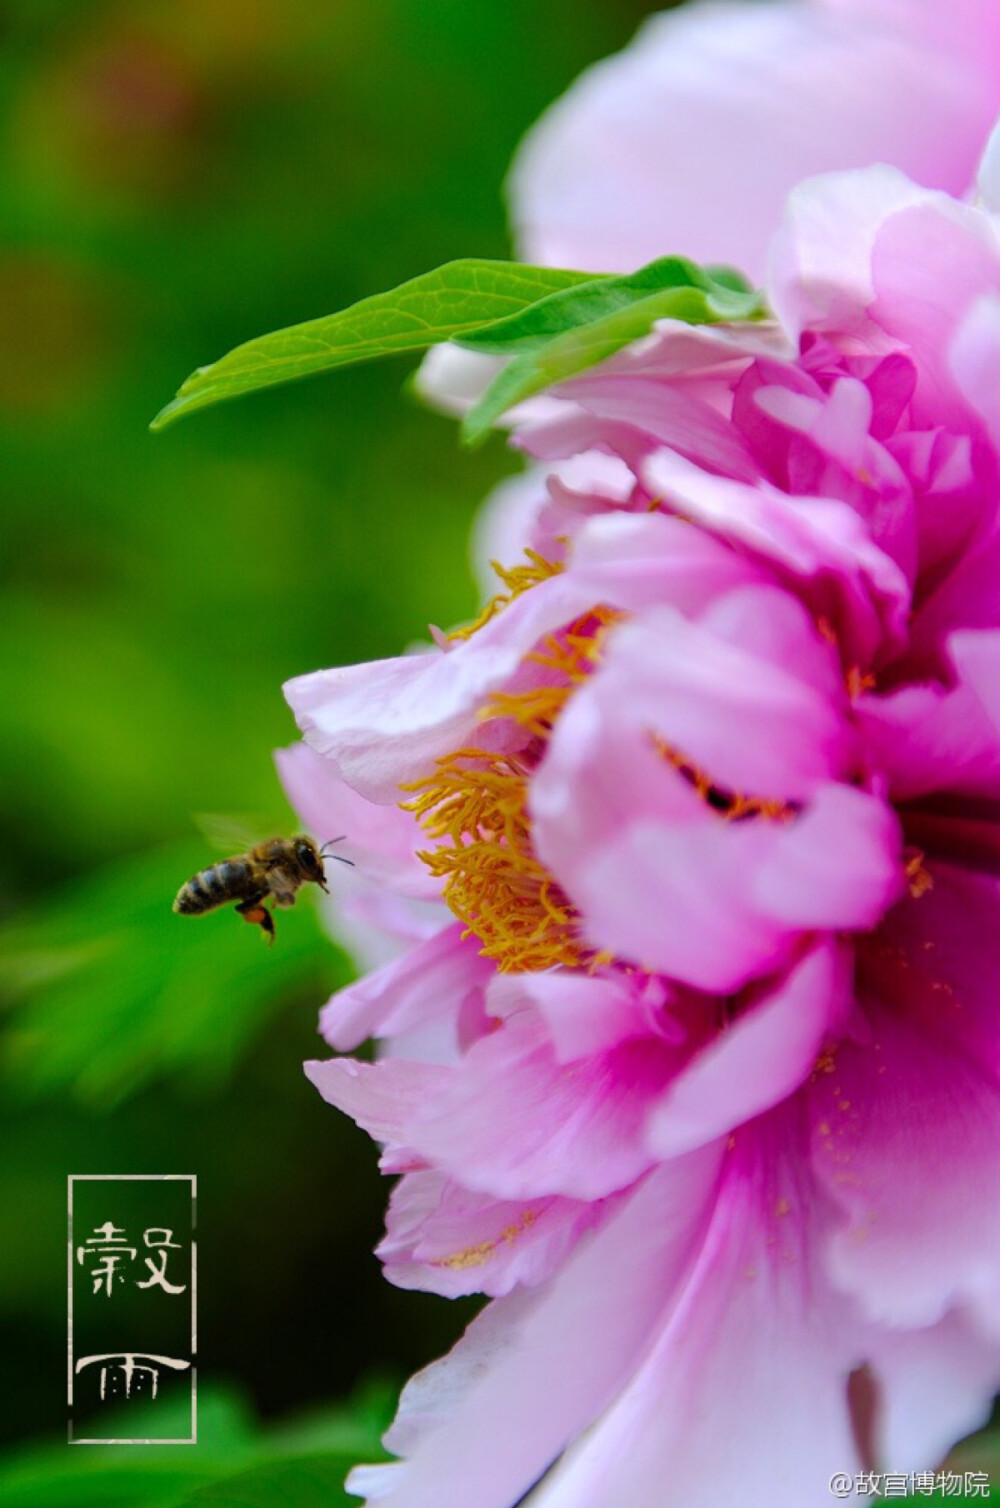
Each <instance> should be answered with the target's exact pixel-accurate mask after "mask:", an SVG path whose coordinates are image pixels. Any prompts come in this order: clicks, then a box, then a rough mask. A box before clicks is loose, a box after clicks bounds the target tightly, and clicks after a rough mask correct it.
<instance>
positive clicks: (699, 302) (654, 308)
mask: <svg viewBox="0 0 1000 1508" xmlns="http://www.w3.org/2000/svg"><path fill="white" fill-rule="evenodd" d="M547 302H548V303H549V305H550V308H549V310H548V311H542V315H541V318H540V321H539V329H538V330H537V331H532V330H531V329H530V328H529V327H530V324H531V321H532V318H533V317H535V316H536V313H537V309H538V306H536V307H535V309H534V310H530V311H528V312H527V313H526V314H523V315H521V316H520V317H519V321H520V323H518V321H509V322H508V329H509V330H511V331H512V335H513V344H514V349H515V350H516V349H521V351H522V354H520V355H517V356H515V357H514V359H513V360H512V361H511V362H510V363H509V365H507V366H505V367H504V368H503V370H502V371H501V372H499V373H498V374H497V376H496V377H495V378H494V380H493V381H492V382H491V384H490V386H489V387H488V388H487V390H486V392H485V393H484V394H483V396H482V397H481V398H480V400H479V402H478V403H477V404H476V405H475V406H474V407H473V408H472V409H471V410H470V411H469V413H468V414H467V415H466V416H465V419H464V421H463V424H462V433H463V436H464V438H465V440H466V441H467V442H469V443H470V444H474V443H476V442H477V441H479V440H481V439H483V438H484V437H485V436H486V434H487V433H488V432H489V430H490V428H491V427H492V425H493V424H494V423H495V422H496V420H497V419H499V418H500V416H501V415H502V414H504V413H506V411H507V410H508V409H509V408H512V407H513V406H514V404H516V403H520V402H522V401H523V399H525V398H530V397H531V396H532V395H533V394H534V393H538V392H541V391H542V390H543V389H544V388H548V387H552V386H554V385H555V384H556V383H559V382H565V381H566V380H567V379H568V378H570V377H573V376H575V375H576V373H577V372H581V371H584V370H586V369H587V368H588V367H592V366H596V365H597V364H598V363H599V362H601V361H606V360H607V359H608V357H609V356H613V355H614V354H615V352H616V351H620V350H621V349H622V347H623V346H626V345H628V344H629V343H630V342H631V341H633V340H638V339H639V338H640V337H641V336H643V335H647V334H648V333H649V331H650V330H651V329H652V327H653V325H654V323H655V322H656V321H657V320H658V319H678V320H683V321H684V322H685V323H687V324H691V325H705V324H716V323H718V322H720V321H723V320H750V319H760V318H762V317H763V315H764V312H765V310H764V306H763V303H762V302H761V298H760V295H759V294H756V293H744V292H739V291H735V290H734V289H733V288H731V287H728V286H726V285H724V284H722V283H718V282H715V281H714V280H713V279H712V278H711V277H710V275H709V274H708V273H707V272H706V271H705V270H704V269H702V268H700V267H698V266H697V265H696V264H695V263H693V262H688V261H687V260H686V259H684V258H683V257H662V258H661V259H660V260H659V261H656V262H651V263H649V265H648V266H646V267H643V268H640V270H639V271H638V272H635V273H631V274H629V275H628V276H627V277H622V278H609V279H607V280H606V281H605V282H604V283H603V284H594V283H590V284H587V285H586V286H585V287H582V288H579V289H575V290H572V291H570V292H569V293H568V294H566V295H563V296H562V302H561V303H560V304H559V305H558V306H557V308H556V309H555V310H554V311H553V310H552V308H551V305H552V302H553V301H552V300H548V301H547ZM546 326H547V327H548V330H547V333H545V336H544V338H542V339H540V338H539V336H541V335H542V334H543V331H544V330H545V327H546ZM502 333H503V332H502V331H501V332H499V334H501V335H502ZM489 337H490V338H492V339H493V341H494V342H496V341H497V339H498V331H497V330H496V328H495V327H494V329H492V330H491V331H490V332H489ZM463 343H464V344H469V341H468V339H465V340H464V342H463ZM519 343H520V345H519ZM494 349H499V346H498V345H494Z"/></svg>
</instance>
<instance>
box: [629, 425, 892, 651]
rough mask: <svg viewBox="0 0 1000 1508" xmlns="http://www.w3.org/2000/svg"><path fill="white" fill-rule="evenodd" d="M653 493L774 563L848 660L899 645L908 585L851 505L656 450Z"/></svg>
mask: <svg viewBox="0 0 1000 1508" xmlns="http://www.w3.org/2000/svg"><path fill="white" fill-rule="evenodd" d="M643 478H644V480H645V482H646V485H647V487H649V489H650V491H651V492H653V493H654V495H657V496H661V497H663V498H664V499H666V500H667V501H668V502H669V504H670V506H671V507H672V508H673V509H675V510H676V511H677V512H678V513H680V514H681V515H682V516H684V517H686V518H689V519H690V520H691V522H692V523H695V524H698V525H700V526H701V528H702V529H706V530H709V531H711V532H712V533H713V534H715V535H717V536H719V537H721V538H722V539H725V540H729V541H731V542H732V543H733V544H734V545H736V546H737V548H739V549H741V550H744V551H749V552H751V553H752V555H753V556H754V557H756V558H758V559H759V560H761V561H763V562H766V563H768V564H770V565H771V566H772V569H773V570H774V571H775V573H776V574H777V575H779V577H781V578H783V579H784V580H785V581H786V582H787V584H788V585H789V586H791V587H792V589H793V590H794V591H796V593H797V594H798V595H799V596H800V597H802V598H804V599H805V601H806V603H807V605H808V606H809V607H810V609H811V610H812V611H813V613H814V615H815V616H816V617H817V618H825V619H826V620H827V621H828V622H829V623H830V624H831V626H832V628H833V630H834V632H835V633H836V635H837V638H838V641H839V643H840V646H841V652H842V654H843V655H844V656H845V657H847V658H848V662H849V663H850V662H852V661H853V663H855V664H860V665H868V664H870V663H871V661H872V658H873V656H874V655H875V654H876V653H878V652H879V651H880V650H882V651H883V652H885V651H886V650H887V649H888V647H889V646H892V645H896V646H901V645H902V643H903V642H904V634H905V627H906V620H907V616H908V613H909V605H910V586H909V582H908V581H907V579H906V577H905V576H904V574H903V572H902V571H901V570H900V569H899V566H898V565H897V564H896V563H895V561H893V560H892V559H890V557H889V556H888V555H886V554H885V553H884V551H882V550H880V549H879V548H878V546H877V545H875V543H874V542H873V541H872V539H871V536H870V534H869V532H868V530H867V528H866V527H865V525H864V523H863V522H862V520H861V519H860V518H859V517H858V515H857V513H856V512H855V511H854V509H853V508H850V507H848V506H847V505H846V504H844V503H841V502H838V501H836V500H834V499H831V498H819V497H788V496H787V495H786V494H784V493H782V492H779V491H778V490H777V489H776V488H772V487H770V486H768V485H767V483H764V482H758V483H757V485H756V486H755V487H745V486H743V485H742V484H741V483H739V482H732V481H729V480H728V479H726V478H722V477H713V476H710V475H709V474H708V473H707V472H703V471H700V470H699V469H698V468H697V467H694V466H692V465H690V463H689V462H687V461H684V460H682V459H681V457H680V456H676V455H672V454H671V453H670V452H669V451H665V450H660V451H657V452H656V454H655V455H653V456H651V457H650V459H649V461H648V462H647V463H646V465H645V467H644V468H643Z"/></svg>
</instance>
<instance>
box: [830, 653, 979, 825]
mask: <svg viewBox="0 0 1000 1508" xmlns="http://www.w3.org/2000/svg"><path fill="white" fill-rule="evenodd" d="M948 649H949V655H950V659H951V662H952V666H953V668H954V670H955V673H956V679H957V685H956V686H955V688H954V689H953V690H951V691H947V690H945V689H944V688H943V687H942V686H940V685H937V684H932V685H923V686H920V685H918V686H903V687H902V688H901V689H900V690H898V691H894V692H890V693H888V694H887V695H886V696H865V697H862V698H861V700H860V701H859V703H858V707H857V714H856V715H857V718H858V721H859V722H860V724H861V727H862V729H863V731H864V736H865V745H866V750H867V757H868V761H869V768H870V769H871V770H872V771H877V772H879V773H881V774H884V775H886V776H887V777H888V780H889V788H890V791H891V792H892V795H893V798H894V799H895V800H897V801H912V800H913V799H914V798H915V797H918V796H923V795H926V794H928V793H929V792H931V791H963V792H969V793H971V794H981V795H987V796H993V797H1000V630H997V629H985V630H982V631H981V632H964V633H956V634H953V635H952V637H951V639H950V640H949V644H948Z"/></svg>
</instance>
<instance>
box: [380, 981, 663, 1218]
mask: <svg viewBox="0 0 1000 1508" xmlns="http://www.w3.org/2000/svg"><path fill="white" fill-rule="evenodd" d="M679 1056H680V1054H679V1050H678V1048H677V1046H675V1045H672V1044H670V1043H668V1042H667V1041H666V1040H663V1039H657V1038H654V1037H646V1038H636V1039H632V1040H628V1039H626V1040H625V1041H624V1042H621V1043H618V1044H615V1045H614V1046H611V1047H608V1048H605V1049H604V1051H602V1052H595V1053H593V1054H591V1055H590V1056H589V1057H587V1058H580V1059H577V1060H575V1061H574V1062H572V1063H570V1064H561V1063H560V1062H559V1061H558V1060H557V1058H556V1055H555V1053H554V1051H553V1049H552V1044H551V1042H550V1040H549V1036H548V1033H547V1031H546V1029H545V1027H544V1024H543V1023H542V1022H541V1021H540V1020H539V1019H538V1017H537V1016H535V1015H534V1014H533V1013H530V1012H528V1011H522V1012H521V1013H520V1014H518V1015H514V1016H510V1017H508V1019H507V1020H506V1021H505V1022H504V1023H503V1025H502V1026H501V1027H500V1029H499V1030H498V1031H495V1032H493V1033H491V1034H490V1035H488V1036H485V1037H483V1038H482V1039H481V1040H480V1041H478V1042H476V1043H475V1044H474V1046H473V1047H471V1048H470V1050H469V1051H468V1053H467V1054H466V1056H465V1059H464V1060H463V1062H462V1064H461V1066H460V1067H459V1069H458V1070H457V1071H456V1074H455V1077H454V1078H453V1080H452V1081H451V1084H450V1086H449V1087H448V1088H446V1089H445V1088H444V1087H443V1086H442V1089H441V1090H440V1091H439V1092H438V1094H437V1095H436V1097H435V1098H434V1100H428V1102H427V1105H426V1107H425V1111H424V1113H423V1114H422V1115H420V1116H418V1118H417V1119H416V1120H415V1121H414V1122H413V1123H411V1124H410V1125H409V1126H408V1142H409V1144H410V1145H412V1146H413V1147H414V1148H415V1149H416V1150H417V1152H418V1154H419V1155H420V1157H421V1158H422V1159H423V1160H425V1161H426V1162H428V1163H430V1164H431V1165H433V1166H435V1167H438V1168H440V1169H442V1170H443V1171H444V1172H445V1173H447V1174H448V1175H449V1176H451V1177H454V1178H456V1179H458V1180H459V1182H461V1183H462V1184H464V1185H465V1187H466V1188H470V1189H479V1190H482V1191H484V1192H487V1193H491V1194H493V1195H495V1196H496V1197H498V1198H500V1199H530V1198H536V1197H540V1196H543V1195H546V1194H564V1195H566V1196H567V1197H569V1198H572V1199H601V1198H603V1197H604V1196H605V1195H607V1194H611V1193H614V1192H615V1191H616V1190H618V1189H621V1188H623V1187H625V1186H626V1185H627V1184H630V1183H632V1182H634V1180H635V1179H637V1178H639V1177H641V1175H642V1174H643V1173H645V1172H646V1170H647V1169H648V1168H649V1166H650V1164H651V1162H652V1161H653V1157H652V1154H651V1153H650V1152H649V1151H648V1149H647V1148H646V1146H645V1144H644V1141H643V1137H642V1126H643V1123H644V1121H645V1117H646V1113H647V1111H648V1108H649V1106H650V1104H651V1103H652V1102H653V1100H654V1099H655V1098H656V1097H657V1096H658V1095H659V1093H660V1091H661V1090H662V1088H663V1085H664V1083H665V1082H666V1081H667V1080H668V1079H669V1078H670V1076H671V1075H672V1073H673V1072H674V1071H675V1068H676V1065H677V1062H678V1059H679Z"/></svg>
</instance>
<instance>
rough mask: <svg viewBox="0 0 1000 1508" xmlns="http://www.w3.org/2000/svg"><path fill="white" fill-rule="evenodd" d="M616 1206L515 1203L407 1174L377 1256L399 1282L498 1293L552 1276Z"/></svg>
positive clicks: (452, 1294)
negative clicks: (582, 1239)
mask: <svg viewBox="0 0 1000 1508" xmlns="http://www.w3.org/2000/svg"><path fill="white" fill-rule="evenodd" d="M614 1207H615V1205H614V1202H613V1201H610V1200H604V1201H600V1202H593V1201H583V1200H577V1199H560V1198H549V1199H525V1200H520V1201H518V1202H516V1203H514V1202H511V1201H507V1200H498V1199H495V1198H494V1197H493V1196H492V1195H491V1194H477V1193H474V1192H472V1191H471V1190H469V1189H464V1188H462V1186H461V1185H460V1184H457V1183H455V1182H453V1181H452V1180H450V1179H447V1178H445V1177H444V1176H443V1175H442V1174H441V1173H438V1172H436V1171H427V1172H421V1173H407V1174H406V1175H405V1176H404V1177H403V1178H401V1179H400V1181H399V1183H398V1184H397V1185H396V1187H395V1189H394V1190H393V1192H392V1198H391V1199H390V1201H389V1213H388V1216H387V1218H386V1236H385V1239H384V1240H383V1241H382V1242H381V1244H380V1245H379V1246H378V1247H377V1248H376V1252H375V1255H376V1256H378V1257H381V1259H382V1261H383V1262H384V1263H385V1275H386V1277H387V1278H388V1279H389V1281H390V1282H391V1283H395V1284H396V1286H397V1287H399V1288H420V1289H424V1290H425V1291H427V1292H430V1293H440V1294H443V1295H444V1297H445V1298H456V1297H458V1296H459V1295H460V1294H465V1293H488V1294H489V1295H490V1296H491V1297H494V1298H498V1297H500V1296H502V1295H503V1294H505V1293H510V1292H511V1291H512V1290H513V1289H515V1288H519V1287H528V1288H535V1287H537V1286H538V1285H539V1284H540V1283H543V1282H545V1280H546V1279H547V1278H549V1277H551V1276H552V1274H553V1273H554V1272H555V1271H557V1270H558V1268H559V1267H561V1266H562V1264H563V1262H564V1261H565V1260H566V1259H567V1257H568V1255H569V1253H570V1252H571V1251H572V1249H573V1247H574V1246H575V1245H576V1243H577V1241H578V1240H579V1239H580V1237H581V1236H582V1235H584V1233H585V1232H586V1231H588V1230H592V1229H593V1228H594V1227H595V1226H597V1225H599V1224H600V1223H601V1221H602V1220H603V1219H604V1218H605V1216H606V1215H607V1214H608V1213H610V1211H611V1210H612V1209H613V1208H614Z"/></svg>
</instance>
